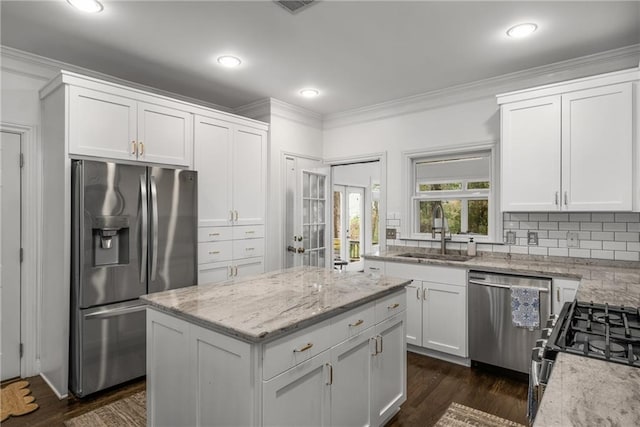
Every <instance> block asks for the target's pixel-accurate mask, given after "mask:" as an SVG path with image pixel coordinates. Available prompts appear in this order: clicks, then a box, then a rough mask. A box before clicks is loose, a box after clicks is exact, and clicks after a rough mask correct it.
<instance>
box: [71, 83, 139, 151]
mask: <svg viewBox="0 0 640 427" xmlns="http://www.w3.org/2000/svg"><path fill="white" fill-rule="evenodd" d="M69 117H70V122H71V126H70V127H69V153H71V154H85V155H88V156H96V157H106V158H112V159H122V160H130V159H136V157H137V154H138V153H137V147H136V139H137V126H136V120H137V117H136V101H134V100H133V99H129V98H125V97H122V96H116V95H111V94H108V93H104V92H98V91H95V90H91V89H86V88H81V87H76V86H71V87H70V88H69Z"/></svg>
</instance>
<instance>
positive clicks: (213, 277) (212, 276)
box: [198, 262, 230, 285]
mask: <svg viewBox="0 0 640 427" xmlns="http://www.w3.org/2000/svg"><path fill="white" fill-rule="evenodd" d="M229 273H230V266H229V263H226V262H214V263H212V264H201V265H199V266H198V285H207V284H209V283H219V282H224V281H225V280H228V279H229Z"/></svg>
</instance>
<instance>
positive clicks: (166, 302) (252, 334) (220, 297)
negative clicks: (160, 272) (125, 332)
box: [141, 267, 410, 342]
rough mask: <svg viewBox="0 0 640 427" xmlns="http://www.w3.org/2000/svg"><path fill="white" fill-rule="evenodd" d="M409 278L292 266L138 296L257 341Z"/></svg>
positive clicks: (202, 323)
mask: <svg viewBox="0 0 640 427" xmlns="http://www.w3.org/2000/svg"><path fill="white" fill-rule="evenodd" d="M409 282H410V281H408V280H404V279H397V278H393V277H387V276H384V275H380V274H365V273H357V272H347V271H343V272H339V271H335V270H329V269H325V268H317V267H297V268H292V269H287V270H280V271H275V272H270V273H265V274H261V275H258V276H253V277H248V278H246V279H244V280H240V281H236V282H235V283H220V284H208V285H199V286H190V287H187V288H180V289H173V290H169V291H165V292H159V293H155V294H149V295H144V296H142V297H141V299H142V300H143V301H145V302H146V303H147V304H149V305H151V306H152V307H154V308H156V309H158V310H161V311H164V312H167V313H169V314H172V315H175V316H177V317H180V318H182V319H184V320H187V321H189V322H192V323H195V324H197V325H200V326H203V327H205V328H208V329H212V330H216V331H219V332H222V333H225V334H227V335H231V336H234V337H237V338H240V339H243V340H245V341H250V342H262V341H266V340H270V339H273V338H275V337H277V336H281V335H284V334H286V333H288V332H293V331H294V330H297V329H300V328H303V327H306V326H309V325H312V324H314V323H318V322H320V321H322V320H324V319H327V318H329V317H333V316H335V315H338V314H341V313H344V312H345V311H347V310H350V309H352V308H354V307H357V306H359V305H362V304H365V303H367V302H370V301H373V300H376V299H378V298H381V297H383V296H385V295H388V294H391V293H393V292H395V291H399V290H401V289H403V288H404V286H405V285H407V284H408V283H409Z"/></svg>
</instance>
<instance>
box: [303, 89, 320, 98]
mask: <svg viewBox="0 0 640 427" xmlns="http://www.w3.org/2000/svg"><path fill="white" fill-rule="evenodd" d="M300 95H302V96H304V97H305V98H315V97H316V96H318V95H320V91H319V90H318V89H312V88H307V89H302V90H301V91H300Z"/></svg>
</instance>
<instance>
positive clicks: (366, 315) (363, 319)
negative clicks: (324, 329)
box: [331, 302, 375, 345]
mask: <svg viewBox="0 0 640 427" xmlns="http://www.w3.org/2000/svg"><path fill="white" fill-rule="evenodd" d="M374 324H375V309H374V303H373V302H372V303H369V304H365V305H364V306H362V307H358V308H354V309H353V310H349V311H348V312H346V313H344V314H341V315H338V316H336V317H334V318H333V319H331V338H332V343H331V344H332V345H336V344H339V343H341V342H342V341H344V340H346V339H348V338H351V337H354V336H356V335H358V334H359V333H360V332H362V331H364V330H365V329H367V328H369V327H371V326H373V325H374Z"/></svg>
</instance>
